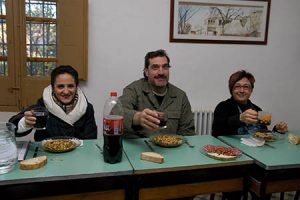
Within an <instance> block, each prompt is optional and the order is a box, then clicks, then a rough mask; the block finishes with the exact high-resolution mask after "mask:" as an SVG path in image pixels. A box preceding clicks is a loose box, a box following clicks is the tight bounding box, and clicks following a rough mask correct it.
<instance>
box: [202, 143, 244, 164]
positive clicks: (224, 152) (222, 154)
mask: <svg viewBox="0 0 300 200" xmlns="http://www.w3.org/2000/svg"><path fill="white" fill-rule="evenodd" d="M202 151H204V153H205V155H206V156H208V157H210V158H213V159H216V160H223V161H227V160H234V159H236V158H237V157H238V156H240V155H242V152H241V151H240V150H238V149H236V148H233V147H227V146H218V145H210V144H208V145H205V146H203V147H202Z"/></svg>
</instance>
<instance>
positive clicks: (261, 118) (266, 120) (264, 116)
mask: <svg viewBox="0 0 300 200" xmlns="http://www.w3.org/2000/svg"><path fill="white" fill-rule="evenodd" d="M271 120H272V115H271V113H269V112H265V111H258V123H259V124H262V125H265V126H269V125H270V124H271Z"/></svg>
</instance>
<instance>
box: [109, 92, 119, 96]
mask: <svg viewBox="0 0 300 200" xmlns="http://www.w3.org/2000/svg"><path fill="white" fill-rule="evenodd" d="M117 95H118V93H117V92H111V93H110V96H111V97H116V96H117Z"/></svg>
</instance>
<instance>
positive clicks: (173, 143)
mask: <svg viewBox="0 0 300 200" xmlns="http://www.w3.org/2000/svg"><path fill="white" fill-rule="evenodd" d="M150 141H151V142H153V143H154V144H156V145H158V146H161V147H177V146H180V145H182V144H183V143H184V138H183V137H182V136H180V135H171V134H161V135H154V136H151V137H150Z"/></svg>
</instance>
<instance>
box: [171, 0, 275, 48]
mask: <svg viewBox="0 0 300 200" xmlns="http://www.w3.org/2000/svg"><path fill="white" fill-rule="evenodd" d="M270 6H271V0H171V9H170V42H181V43H220V44H257V45H266V44H267V41H268V29H269V17H270Z"/></svg>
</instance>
